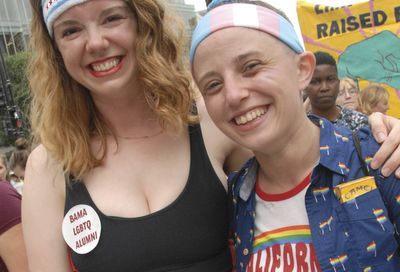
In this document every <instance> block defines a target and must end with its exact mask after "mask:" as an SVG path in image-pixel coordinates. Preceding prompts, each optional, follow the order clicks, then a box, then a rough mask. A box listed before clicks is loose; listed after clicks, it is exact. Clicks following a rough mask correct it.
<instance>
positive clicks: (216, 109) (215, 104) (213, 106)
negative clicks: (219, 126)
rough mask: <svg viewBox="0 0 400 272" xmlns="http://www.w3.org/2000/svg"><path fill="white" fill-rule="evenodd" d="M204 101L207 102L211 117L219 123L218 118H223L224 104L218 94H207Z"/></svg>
mask: <svg viewBox="0 0 400 272" xmlns="http://www.w3.org/2000/svg"><path fill="white" fill-rule="evenodd" d="M204 103H205V104H206V108H207V112H208V114H209V115H210V117H211V119H212V120H213V121H214V123H217V122H218V120H220V119H221V115H222V107H223V104H222V103H221V101H220V99H219V98H218V97H216V96H214V97H213V96H209V97H207V96H205V97H204Z"/></svg>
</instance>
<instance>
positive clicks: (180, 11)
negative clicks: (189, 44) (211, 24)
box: [166, 0, 197, 37]
mask: <svg viewBox="0 0 400 272" xmlns="http://www.w3.org/2000/svg"><path fill="white" fill-rule="evenodd" d="M166 3H167V5H168V6H169V8H171V9H172V10H173V11H174V12H175V13H176V14H177V15H179V16H181V17H182V19H183V21H184V24H185V29H186V33H187V35H188V37H191V35H192V32H193V30H194V28H195V27H196V24H197V13H196V11H195V7H194V5H191V4H186V3H185V0H166ZM193 20H195V21H196V23H195V24H193Z"/></svg>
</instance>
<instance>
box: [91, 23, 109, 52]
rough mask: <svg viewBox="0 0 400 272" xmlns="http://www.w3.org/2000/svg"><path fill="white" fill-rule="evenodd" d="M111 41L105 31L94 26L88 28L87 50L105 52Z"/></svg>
mask: <svg viewBox="0 0 400 272" xmlns="http://www.w3.org/2000/svg"><path fill="white" fill-rule="evenodd" d="M108 45H109V43H108V40H107V39H106V37H105V36H104V34H103V32H102V31H101V30H100V29H99V28H97V27H95V26H93V27H88V28H87V41H86V50H87V51H88V52H90V53H98V52H103V51H104V50H105V49H106V48H107V47H108Z"/></svg>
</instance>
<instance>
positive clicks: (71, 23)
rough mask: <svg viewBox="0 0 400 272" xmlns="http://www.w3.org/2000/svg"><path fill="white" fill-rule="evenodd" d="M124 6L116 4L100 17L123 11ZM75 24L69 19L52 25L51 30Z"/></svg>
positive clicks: (104, 11)
mask: <svg viewBox="0 0 400 272" xmlns="http://www.w3.org/2000/svg"><path fill="white" fill-rule="evenodd" d="M125 8H126V6H125V5H124V4H123V3H117V4H116V5H115V6H113V7H110V8H107V9H105V10H103V11H102V12H101V13H100V17H104V16H106V15H107V14H109V13H112V12H114V11H116V10H121V9H122V10H125ZM76 23H77V21H76V20H74V19H69V20H65V21H61V22H60V23H54V26H53V29H56V28H57V27H59V26H68V25H75V24H76Z"/></svg>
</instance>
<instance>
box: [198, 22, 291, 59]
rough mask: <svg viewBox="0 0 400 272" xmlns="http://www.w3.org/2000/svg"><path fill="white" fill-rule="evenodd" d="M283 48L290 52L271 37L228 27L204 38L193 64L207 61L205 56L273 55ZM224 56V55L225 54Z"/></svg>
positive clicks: (250, 29)
mask: <svg viewBox="0 0 400 272" xmlns="http://www.w3.org/2000/svg"><path fill="white" fill-rule="evenodd" d="M285 48H287V50H290V49H289V48H288V47H287V46H286V45H285V44H283V43H282V42H281V41H279V40H278V39H276V38H275V37H273V36H272V35H270V34H268V33H266V32H264V31H260V30H257V29H253V28H247V27H239V26H235V27H228V28H224V29H221V30H218V31H216V32H214V33H212V34H211V35H209V36H208V37H207V38H205V39H204V40H203V41H202V42H201V43H200V45H199V47H198V48H197V50H196V54H195V59H194V64H195V63H196V60H198V59H199V56H202V57H200V59H202V60H207V58H203V57H204V52H207V54H214V55H217V56H218V55H219V54H220V53H228V52H229V53H230V55H232V56H234V55H240V54H242V53H243V52H247V51H249V50H251V51H258V52H262V53H264V54H265V55H275V54H279V53H283V52H284V50H285ZM225 55H226V54H225Z"/></svg>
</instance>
